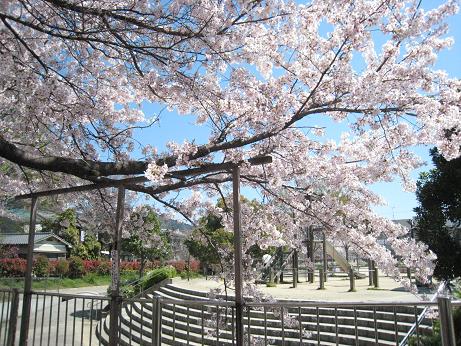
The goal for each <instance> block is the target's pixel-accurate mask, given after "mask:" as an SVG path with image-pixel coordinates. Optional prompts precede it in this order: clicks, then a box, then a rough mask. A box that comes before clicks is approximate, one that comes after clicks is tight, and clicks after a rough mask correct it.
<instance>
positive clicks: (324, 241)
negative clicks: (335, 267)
mask: <svg viewBox="0 0 461 346" xmlns="http://www.w3.org/2000/svg"><path fill="white" fill-rule="evenodd" d="M322 244H323V275H324V278H323V280H324V281H325V282H326V281H327V270H328V268H327V238H326V237H325V232H323V238H322Z"/></svg>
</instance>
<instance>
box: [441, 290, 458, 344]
mask: <svg viewBox="0 0 461 346" xmlns="http://www.w3.org/2000/svg"><path fill="white" fill-rule="evenodd" d="M437 304H438V306H439V318H440V335H441V337H442V346H455V345H456V340H455V327H454V324H453V308H452V305H451V301H450V298H448V297H437Z"/></svg>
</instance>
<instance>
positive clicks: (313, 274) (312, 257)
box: [307, 227, 315, 284]
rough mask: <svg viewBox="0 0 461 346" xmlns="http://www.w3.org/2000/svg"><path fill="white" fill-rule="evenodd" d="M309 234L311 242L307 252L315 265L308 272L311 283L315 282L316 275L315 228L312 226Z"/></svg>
mask: <svg viewBox="0 0 461 346" xmlns="http://www.w3.org/2000/svg"><path fill="white" fill-rule="evenodd" d="M308 235H309V243H308V248H307V253H308V255H309V259H310V260H311V262H312V265H313V267H312V270H310V271H309V274H308V281H309V283H311V284H313V283H314V276H315V255H314V230H313V229H312V227H309V230H308Z"/></svg>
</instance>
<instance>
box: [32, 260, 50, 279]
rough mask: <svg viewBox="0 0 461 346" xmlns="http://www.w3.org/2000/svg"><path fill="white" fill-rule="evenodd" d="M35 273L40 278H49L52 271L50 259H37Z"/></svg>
mask: <svg viewBox="0 0 461 346" xmlns="http://www.w3.org/2000/svg"><path fill="white" fill-rule="evenodd" d="M33 271H34V274H35V275H36V276H38V277H44V276H47V275H48V273H49V271H50V263H49V261H48V258H47V257H46V256H38V257H37V258H36V259H35V263H34V268H33Z"/></svg>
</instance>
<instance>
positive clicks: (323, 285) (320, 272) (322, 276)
mask: <svg viewBox="0 0 461 346" xmlns="http://www.w3.org/2000/svg"><path fill="white" fill-rule="evenodd" d="M319 280H320V286H319V290H324V289H325V274H324V273H323V268H320V269H319Z"/></svg>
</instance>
